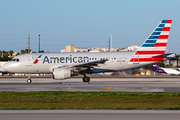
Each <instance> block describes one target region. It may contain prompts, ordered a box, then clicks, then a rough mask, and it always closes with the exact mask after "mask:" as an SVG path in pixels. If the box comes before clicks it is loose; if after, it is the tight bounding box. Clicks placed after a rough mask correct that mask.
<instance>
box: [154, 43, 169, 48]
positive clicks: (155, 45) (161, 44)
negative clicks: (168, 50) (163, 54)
mask: <svg viewBox="0 0 180 120" xmlns="http://www.w3.org/2000/svg"><path fill="white" fill-rule="evenodd" d="M166 45H167V43H155V44H154V47H166Z"/></svg>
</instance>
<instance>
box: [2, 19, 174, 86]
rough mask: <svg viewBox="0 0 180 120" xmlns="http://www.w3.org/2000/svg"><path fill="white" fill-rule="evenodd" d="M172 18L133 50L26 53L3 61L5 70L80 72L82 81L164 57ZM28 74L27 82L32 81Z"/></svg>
mask: <svg viewBox="0 0 180 120" xmlns="http://www.w3.org/2000/svg"><path fill="white" fill-rule="evenodd" d="M171 23H172V20H162V21H161V22H160V23H159V24H158V26H157V27H156V28H155V29H154V30H153V32H152V33H151V34H150V35H149V36H148V38H147V39H146V40H145V41H144V43H143V44H142V45H141V47H140V48H139V49H138V50H136V51H115V52H95V53H94V52H81V53H79V52H70V53H29V54H22V55H18V56H15V57H14V58H13V59H12V60H11V61H9V62H8V63H6V64H4V65H3V69H4V70H5V71H7V72H8V73H22V74H23V73H24V74H34V73H35V74H46V73H47V74H49V73H50V74H52V76H53V79H56V80H63V79H67V78H70V77H72V76H75V75H80V74H81V75H83V76H84V77H83V82H89V81H90V78H89V77H88V76H87V75H88V74H92V73H104V72H116V71H123V70H129V69H134V68H139V67H143V66H146V65H149V64H153V63H156V62H159V61H163V59H164V57H167V56H168V55H170V54H171V53H165V49H166V45H167V41H168V37H169V32H170V28H171ZM31 82H32V80H31V77H30V76H29V78H28V79H27V83H31Z"/></svg>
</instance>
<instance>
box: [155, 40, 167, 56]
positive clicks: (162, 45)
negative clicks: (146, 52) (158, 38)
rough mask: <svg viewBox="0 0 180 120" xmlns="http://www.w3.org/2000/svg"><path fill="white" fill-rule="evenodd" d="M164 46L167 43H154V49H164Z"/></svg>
mask: <svg viewBox="0 0 180 120" xmlns="http://www.w3.org/2000/svg"><path fill="white" fill-rule="evenodd" d="M166 45H167V43H155V45H154V47H166ZM163 54H164V53H163Z"/></svg>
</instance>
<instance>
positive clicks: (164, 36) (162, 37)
mask: <svg viewBox="0 0 180 120" xmlns="http://www.w3.org/2000/svg"><path fill="white" fill-rule="evenodd" d="M168 36H169V35H159V37H158V39H168Z"/></svg>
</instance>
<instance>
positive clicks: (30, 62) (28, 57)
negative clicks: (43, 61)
mask: <svg viewBox="0 0 180 120" xmlns="http://www.w3.org/2000/svg"><path fill="white" fill-rule="evenodd" d="M32 63H33V59H32V56H30V55H27V56H26V66H31V65H32Z"/></svg>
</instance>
